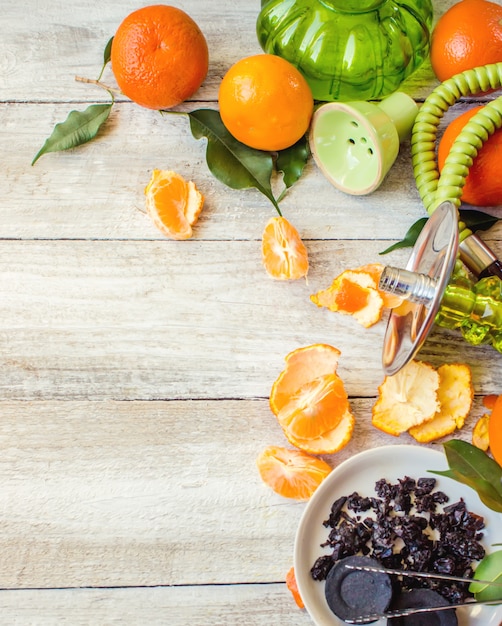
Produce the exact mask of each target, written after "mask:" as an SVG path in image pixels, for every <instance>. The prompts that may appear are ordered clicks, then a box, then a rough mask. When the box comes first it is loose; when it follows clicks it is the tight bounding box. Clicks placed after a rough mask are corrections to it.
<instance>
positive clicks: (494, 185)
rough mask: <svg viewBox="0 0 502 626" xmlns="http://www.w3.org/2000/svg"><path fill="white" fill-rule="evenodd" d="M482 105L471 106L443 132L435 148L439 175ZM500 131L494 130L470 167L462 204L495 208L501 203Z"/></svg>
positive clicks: (501, 134) (501, 157) (501, 151)
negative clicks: (456, 140) (454, 145)
mask: <svg viewBox="0 0 502 626" xmlns="http://www.w3.org/2000/svg"><path fill="white" fill-rule="evenodd" d="M482 108H483V106H477V107H474V108H472V109H470V110H468V111H465V112H464V113H462V114H461V115H459V116H458V117H456V118H455V119H454V120H453V121H452V122H450V123H449V125H448V126H447V127H446V130H445V131H444V133H443V136H442V137H441V139H440V141H439V146H438V167H439V171H440V172H441V171H442V169H443V167H444V163H445V161H446V158H447V156H448V154H449V153H450V150H451V147H452V145H453V143H454V141H455V139H456V138H457V136H458V135H459V134H460V132H461V131H462V129H463V128H464V126H465V125H466V124H467V122H468V121H469V120H470V119H471V117H473V116H474V115H475V114H476V113H477V112H478V111H479V110H481V109H482ZM501 159H502V130H496V131H495V132H494V133H493V135H491V136H490V137H488V139H487V140H486V141H485V142H484V143H483V145H482V146H481V148H480V150H479V152H478V154H477V156H476V157H475V158H474V159H473V162H472V165H471V167H470V168H469V174H468V175H467V178H466V180H465V185H464V186H463V188H462V196H461V200H462V202H466V203H467V204H472V205H474V206H497V205H499V204H502V179H501V177H500V162H501Z"/></svg>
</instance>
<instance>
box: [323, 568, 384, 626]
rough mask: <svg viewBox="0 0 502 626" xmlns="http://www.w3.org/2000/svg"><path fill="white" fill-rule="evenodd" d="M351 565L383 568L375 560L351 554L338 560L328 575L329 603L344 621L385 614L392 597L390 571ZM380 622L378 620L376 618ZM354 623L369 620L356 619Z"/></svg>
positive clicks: (326, 588) (327, 600) (327, 595)
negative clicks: (364, 569)
mask: <svg viewBox="0 0 502 626" xmlns="http://www.w3.org/2000/svg"><path fill="white" fill-rule="evenodd" d="M347 565H360V566H361V565H362V566H369V567H381V565H380V563H379V562H378V561H376V560H375V559H370V558H369V557H365V556H349V557H347V558H345V559H342V560H340V561H338V563H336V564H335V565H334V566H333V567H332V568H331V570H330V572H329V574H328V576H327V578H326V586H325V591H324V593H325V596H326V602H327V603H328V606H329V608H330V609H331V610H332V611H333V613H334V614H335V615H336V616H337V617H338V618H340V619H341V620H343V621H346V620H351V621H352V620H357V618H358V617H361V616H364V615H372V614H373V613H383V612H384V611H385V610H386V609H387V607H388V606H389V604H390V601H391V598H392V584H391V580H390V577H389V575H388V574H385V573H377V572H366V571H362V570H353V569H349V568H347V567H346V566H347ZM375 621H376V620H375ZM353 623H356V624H357V623H368V622H367V621H364V622H363V621H361V622H358V621H354V622H353Z"/></svg>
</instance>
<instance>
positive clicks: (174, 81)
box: [111, 4, 209, 109]
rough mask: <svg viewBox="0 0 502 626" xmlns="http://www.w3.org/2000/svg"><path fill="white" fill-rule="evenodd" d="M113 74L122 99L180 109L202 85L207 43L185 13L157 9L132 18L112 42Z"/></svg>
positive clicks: (144, 9)
mask: <svg viewBox="0 0 502 626" xmlns="http://www.w3.org/2000/svg"><path fill="white" fill-rule="evenodd" d="M111 63H112V71H113V74H114V76H115V78H116V80H117V83H118V86H119V87H120V89H121V91H122V93H124V94H125V95H126V96H127V97H128V98H130V99H131V100H132V101H133V102H136V103H137V104H139V105H141V106H144V107H147V108H149V109H168V108H171V107H173V106H176V105H177V104H180V103H181V102H183V101H184V100H186V99H187V98H189V97H190V96H191V95H192V94H194V93H195V92H196V91H197V89H198V88H199V87H200V85H201V84H202V81H203V80H204V78H205V77H206V74H207V70H208V65H209V53H208V47H207V42H206V39H205V37H204V35H203V34H202V32H201V30H200V28H199V27H198V26H197V24H196V23H195V22H194V20H193V19H192V18H191V17H190V16H189V15H187V14H186V13H185V12H184V11H182V10H181V9H177V8H176V7H172V6H167V5H163V4H157V5H152V6H147V7H142V8H140V9H138V10H136V11H133V12H132V13H130V14H129V15H128V16H127V17H126V18H125V19H124V20H123V22H122V23H121V24H120V26H119V27H118V29H117V32H116V33H115V36H114V37H113V42H112V50H111Z"/></svg>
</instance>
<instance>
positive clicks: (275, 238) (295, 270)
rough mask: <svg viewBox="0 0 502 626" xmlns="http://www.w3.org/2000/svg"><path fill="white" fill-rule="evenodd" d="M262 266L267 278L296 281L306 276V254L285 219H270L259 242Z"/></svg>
mask: <svg viewBox="0 0 502 626" xmlns="http://www.w3.org/2000/svg"><path fill="white" fill-rule="evenodd" d="M261 252H262V261H263V265H264V266H265V269H266V271H267V273H268V274H269V276H271V277H272V278H276V279H278V280H296V279H298V278H302V277H303V276H306V275H307V272H308V270H309V260H308V252H307V248H306V247H305V244H304V243H303V241H302V240H301V238H300V235H299V234H298V231H297V230H296V228H295V227H294V226H293V225H292V224H291V223H290V222H288V220H287V219H286V218H285V217H272V218H271V219H270V220H269V221H268V222H267V224H266V225H265V229H264V231H263V235H262V240H261Z"/></svg>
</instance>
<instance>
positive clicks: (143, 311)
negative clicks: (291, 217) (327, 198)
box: [0, 241, 502, 400]
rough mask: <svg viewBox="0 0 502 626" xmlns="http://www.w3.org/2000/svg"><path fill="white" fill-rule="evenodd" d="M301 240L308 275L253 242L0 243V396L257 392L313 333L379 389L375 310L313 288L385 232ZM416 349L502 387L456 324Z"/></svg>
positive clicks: (488, 357) (350, 371) (490, 359)
mask: <svg viewBox="0 0 502 626" xmlns="http://www.w3.org/2000/svg"><path fill="white" fill-rule="evenodd" d="M308 245H309V249H310V251H311V260H312V269H311V273H310V274H309V278H308V280H307V281H305V280H299V281H295V282H281V281H273V280H272V279H270V278H269V277H268V275H267V274H266V272H265V270H264V269H263V267H262V266H261V262H260V250H259V244H258V242H189V243H187V242H168V241H166V242H134V241H129V242H120V241H117V242H114V243H110V242H91V241H77V242H75V241H66V242H65V241H59V242H44V241H33V242H27V241H25V242H15V241H13V242H3V243H2V244H1V245H0V267H2V268H3V270H2V272H1V281H0V317H1V319H2V326H3V330H2V333H1V335H0V345H1V367H0V390H1V393H2V397H3V398H5V399H23V400H34V399H41V398H43V399H51V398H52V399H56V398H57V399H63V398H64V399H82V398H86V399H95V400H103V399H128V400H134V399H164V398H177V399H189V398H198V399H205V398H254V397H265V396H267V395H268V393H269V390H270V386H271V384H272V382H273V381H274V380H275V378H276V376H277V375H278V373H279V372H280V371H281V370H282V367H283V362H284V361H283V359H284V357H285V356H286V354H287V353H289V352H290V351H291V350H294V349H295V348H298V347H300V346H302V345H308V344H311V343H317V342H324V343H331V344H333V345H335V346H336V347H337V348H338V349H340V350H341V351H342V358H341V361H340V372H341V375H342V376H343V378H344V380H345V381H346V386H347V389H348V393H349V394H350V395H351V396H364V397H367V396H370V397H371V396H374V395H375V394H376V389H377V386H378V385H379V384H380V383H381V381H382V378H383V374H382V369H381V346H382V340H383V334H384V329H385V322H384V320H382V321H381V322H380V323H378V324H377V325H375V326H373V327H372V328H370V329H365V328H363V327H362V326H360V325H359V324H358V323H357V322H356V321H355V320H354V319H353V318H352V317H350V316H344V315H340V314H336V313H332V312H330V311H328V310H327V309H319V308H318V307H316V306H315V305H314V304H313V303H312V302H311V301H310V295H311V294H313V293H315V292H316V291H317V290H319V289H324V288H326V287H328V286H329V285H330V284H331V281H332V279H333V278H334V277H335V276H336V275H338V274H339V273H340V272H341V271H342V270H343V269H345V268H348V267H356V266H357V265H358V264H363V263H368V262H371V261H375V260H378V259H379V257H378V251H379V250H381V248H382V243H381V242H378V241H371V242H365V243H364V245H363V246H362V244H361V242H360V241H354V242H351V241H349V242H309V244H308ZM399 256H401V257H402V256H404V255H397V254H396V255H393V257H392V258H393V259H394V261H393V262H394V263H395V264H399V265H402V263H398V261H399V260H400V259H399ZM278 303H281V306H278ZM421 358H425V359H431V360H432V361H433V362H434V363H436V364H439V363H441V362H445V361H449V360H450V361H451V360H465V361H467V362H472V366H473V372H474V381H475V385H476V392H477V393H492V392H493V393H495V392H497V390H499V389H500V388H502V373H501V370H500V368H498V367H494V366H493V363H494V362H495V363H497V362H499V361H500V358H501V355H500V354H499V353H497V352H495V351H494V350H493V349H492V348H490V347H486V346H485V347H476V348H474V347H472V346H468V345H467V344H465V343H464V342H463V341H460V342H459V338H458V334H457V333H448V332H447V331H443V330H438V331H437V335H436V334H434V335H433V336H432V337H431V338H430V341H428V343H427V345H426V346H425V347H424V350H423V352H422V354H421Z"/></svg>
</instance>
